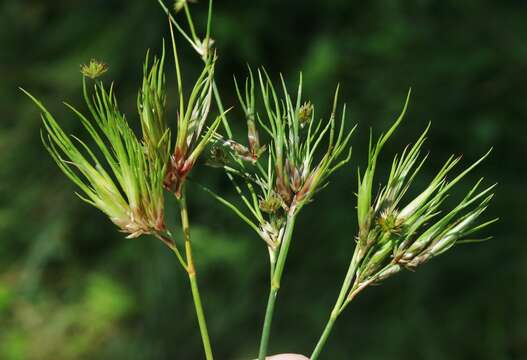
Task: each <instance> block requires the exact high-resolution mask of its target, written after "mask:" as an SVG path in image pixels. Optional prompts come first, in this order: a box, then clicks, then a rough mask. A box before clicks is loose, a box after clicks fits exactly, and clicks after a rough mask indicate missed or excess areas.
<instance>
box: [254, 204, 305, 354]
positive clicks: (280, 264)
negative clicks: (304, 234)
mask: <svg viewBox="0 0 527 360" xmlns="http://www.w3.org/2000/svg"><path fill="white" fill-rule="evenodd" d="M295 219H296V214H292V215H290V216H289V217H288V219H287V224H286V228H285V232H284V237H283V239H282V244H281V245H280V250H279V254H278V259H277V261H276V266H275V267H274V270H273V271H272V278H271V288H270V290H269V299H268V300H267V308H266V311H265V320H264V325H263V329H262V337H261V339H260V349H259V352H258V360H264V359H265V356H266V355H267V347H268V345H269V336H270V334H271V323H272V320H273V314H274V305H275V303H276V298H277V295H278V290H279V289H280V282H281V280H282V274H283V271H284V266H285V261H286V259H287V253H288V251H289V245H290V244H291V239H292V237H293V229H294V228H295Z"/></svg>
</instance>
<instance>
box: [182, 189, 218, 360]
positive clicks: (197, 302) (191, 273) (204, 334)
mask: <svg viewBox="0 0 527 360" xmlns="http://www.w3.org/2000/svg"><path fill="white" fill-rule="evenodd" d="M179 207H180V214H181V227H182V229H183V236H184V238H185V254H186V257H187V273H188V278H189V280H190V288H191V290H192V299H193V300H194V307H195V308H196V315H197V317H198V324H199V331H200V334H201V340H202V342H203V349H204V351H205V358H206V359H207V360H212V359H213V356H212V348H211V346H210V339H209V332H208V330H207V322H206V321H205V313H204V311H203V306H202V304H201V297H200V294H199V288H198V280H197V277H196V267H195V266H194V258H193V257H192V243H191V241H190V223H189V220H188V209H187V199H186V190H185V188H183V189H182V190H181V198H180V199H179Z"/></svg>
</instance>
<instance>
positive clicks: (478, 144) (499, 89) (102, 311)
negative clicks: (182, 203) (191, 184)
mask: <svg viewBox="0 0 527 360" xmlns="http://www.w3.org/2000/svg"><path fill="white" fill-rule="evenodd" d="M202 2H203V1H202ZM216 2H217V4H216V5H215V18H214V25H213V26H214V33H215V38H216V40H217V46H218V51H219V56H220V62H219V64H218V76H219V77H218V83H219V86H220V89H221V91H222V93H223V96H224V101H225V103H226V104H227V105H235V104H236V102H235V96H234V94H235V93H234V88H233V84H232V74H233V73H234V74H237V75H238V76H239V77H241V76H244V75H245V64H246V63H248V64H250V65H251V66H253V67H257V66H259V65H264V66H265V67H266V68H267V69H268V70H269V72H270V73H273V74H277V73H278V72H283V73H284V74H286V78H287V79H289V80H290V81H292V82H295V81H296V78H297V74H298V72H299V71H300V70H302V71H303V72H304V80H305V89H306V91H307V94H308V95H309V97H310V98H311V99H312V100H313V101H314V103H315V104H316V105H317V109H318V114H319V115H323V113H324V111H323V110H322V109H326V110H325V111H329V103H330V101H331V96H332V93H333V90H334V87H335V85H336V83H337V82H340V83H341V86H342V94H343V97H342V98H343V99H345V101H346V102H347V103H348V105H349V106H350V108H351V115H350V116H351V119H352V121H353V122H354V123H358V124H359V130H358V132H357V133H356V134H355V135H354V139H353V140H352V141H353V144H354V149H355V153H354V159H353V160H352V165H351V166H348V167H346V168H345V169H344V170H341V171H339V173H338V174H337V176H335V177H334V178H333V180H332V186H330V187H329V188H327V189H326V190H324V191H323V192H322V193H320V194H319V195H318V196H317V199H316V202H315V203H314V204H312V205H310V206H309V207H308V208H307V209H306V210H305V211H304V212H303V213H302V215H301V216H300V219H299V221H298V226H297V232H296V237H295V239H294V243H293V245H292V248H291V253H290V259H289V262H288V266H287V269H286V274H285V277H284V281H283V287H282V290H281V294H280V298H279V300H278V304H277V312H276V319H275V322H274V324H273V332H272V338H271V350H272V352H286V351H287V352H301V353H309V352H310V351H311V350H312V346H313V345H314V343H315V341H316V339H317V337H318V335H319V333H320V331H321V330H322V326H323V324H324V322H325V320H326V318H327V316H328V314H329V311H330V307H331V306H332V305H333V302H334V300H335V297H336V295H337V292H338V289H339V287H340V283H341V281H342V277H343V276H344V272H345V269H346V267H347V264H348V261H349V259H350V257H351V253H352V249H353V240H354V238H353V237H354V233H355V230H356V226H355V223H356V218H355V210H354V206H355V199H354V191H355V189H356V181H357V179H356V171H355V169H356V168H357V166H359V165H361V166H364V163H365V159H366V157H365V152H366V147H367V139H368V129H369V127H372V128H373V130H374V132H375V133H377V134H378V133H379V132H380V131H381V130H382V129H386V128H387V126H388V124H390V122H391V121H392V119H393V118H394V116H395V115H396V114H397V112H398V110H399V109H400V106H401V105H402V102H403V100H404V95H405V93H406V91H407V88H408V87H409V86H412V88H413V94H414V95H413V97H412V100H411V105H410V110H409V116H408V117H407V119H406V120H405V122H404V123H403V125H402V127H401V128H400V130H398V133H397V136H396V137H395V139H394V140H393V141H391V143H390V144H389V146H388V147H387V151H386V152H385V154H384V156H383V157H382V159H381V160H382V161H381V165H380V169H385V172H386V171H387V170H388V169H387V166H388V164H389V160H390V157H391V156H393V154H394V153H395V152H396V151H400V150H401V149H402V147H403V146H404V145H405V144H407V143H408V142H410V141H412V140H414V139H416V137H417V135H418V133H419V132H420V131H421V130H422V129H423V128H424V127H425V126H426V123H427V122H428V121H429V120H430V121H432V132H431V136H430V140H429V142H428V143H427V148H428V149H429V150H430V152H431V161H429V163H428V166H427V169H428V173H427V174H428V175H429V176H430V175H432V173H433V170H434V169H435V168H437V165H438V164H439V163H441V162H442V161H444V160H445V159H446V158H447V156H448V154H450V153H451V152H455V153H463V154H464V155H465V159H466V161H467V162H468V161H473V160H475V159H476V158H477V157H478V156H479V155H481V154H483V153H484V152H485V151H486V150H487V149H488V148H489V147H491V146H494V148H495V151H494V152H493V155H492V156H491V159H490V160H488V161H486V163H485V164H484V165H483V166H481V167H480V168H479V169H478V171H477V174H480V175H483V176H485V177H486V178H487V179H488V180H487V181H488V183H491V182H498V183H499V187H498V189H497V195H496V198H495V201H494V204H493V205H492V206H491V209H490V211H489V214H488V216H489V217H494V216H499V217H501V220H500V222H499V223H497V224H495V225H493V226H492V227H491V228H489V229H488V230H487V232H488V233H491V234H492V235H494V236H495V238H494V239H493V240H492V241H490V242H487V243H484V244H479V245H471V246H460V247H458V248H456V249H455V250H454V251H451V252H449V253H448V254H446V255H445V256H443V257H441V258H440V259H439V260H436V261H433V262H432V263H430V264H427V265H426V266H424V267H423V268H421V269H419V271H417V272H416V273H409V272H406V273H404V274H403V275H398V276H397V277H395V278H393V279H390V280H389V281H387V282H386V283H385V284H384V285H383V286H381V287H378V288H372V289H369V290H367V291H366V292H365V293H363V294H361V295H360V296H359V297H358V299H357V301H356V302H355V303H354V304H352V306H351V307H350V308H349V310H348V311H347V313H346V315H345V316H343V317H342V318H341V319H340V320H339V322H338V323H337V326H336V329H335V331H334V333H333V335H332V337H331V338H330V341H329V343H328V346H327V349H326V352H325V354H324V358H325V359H361V360H374V359H407V358H410V359H430V360H435V359H438V360H440V359H441V360H442V359H451V360H454V359H492V360H502V359H503V360H505V359H525V358H527V306H525V303H526V300H527V290H526V289H527V288H526V287H525V284H527V246H526V245H525V244H526V240H527V238H526V231H525V220H526V218H525V213H526V205H525V204H526V201H527V192H526V190H525V183H526V180H527V176H526V172H527V166H526V152H525V151H526V150H525V149H527V135H526V130H527V127H526V125H525V124H526V122H525V119H526V116H527V105H526V103H525V101H526V99H527V91H526V87H525V82H526V80H527V75H526V74H527V42H526V41H525V36H526V34H527V22H526V21H525V14H526V13H527V3H525V2H524V1H519V0H507V1H499V2H497V1H496V2H490V1H488V2H487V1H475V0H467V1H462V2H461V1H434V0H412V1H395V0H388V1H368V2H359V1H350V0H331V1H307V0H304V1H300V0H291V1H279V0H267V1H263V0H254V1H250V2H247V1H242V0H222V1H219V0H218V1H216ZM195 7H196V11H198V13H199V12H201V13H203V11H204V10H205V6H204V4H198V5H196V6H195ZM202 15H203V14H202ZM0 24H2V25H0V43H1V44H2V48H1V50H0V115H1V120H0V164H1V166H0V358H1V359H6V360H18V359H39V360H41V359H42V360H46V359H130V360H132V359H137V360H143V359H200V358H202V353H201V345H200V340H199V336H198V332H197V324H196V321H195V317H194V312H193V308H192V302H191V297H190V294H189V290H188V287H187V284H186V281H187V280H186V278H185V276H184V274H183V273H182V271H181V269H180V267H179V265H178V264H177V261H176V259H175V258H174V257H173V256H172V255H171V254H170V253H169V252H168V251H166V250H165V249H164V248H163V246H162V245H161V243H159V242H157V241H153V240H152V239H150V238H140V239H139V240H126V239H124V237H123V236H122V234H119V233H118V232H117V231H116V230H115V229H114V227H113V226H112V224H111V223H110V222H109V221H107V220H106V219H105V218H104V216H103V215H102V214H101V213H99V212H97V211H96V210H94V209H93V208H90V207H88V206H86V205H85V204H84V203H81V201H80V200H78V199H77V198H76V197H75V196H74V195H73V191H74V188H73V185H72V184H70V183H69V182H68V181H67V180H66V178H65V177H64V176H62V174H61V173H60V172H59V171H58V169H57V168H56V166H55V165H54V164H53V163H52V161H51V159H50V158H49V156H48V154H46V152H45V151H44V149H43V147H42V145H41V143H40V139H39V127H40V122H39V117H38V112H37V110H36V109H35V107H34V106H33V105H32V104H30V102H29V101H28V99H27V98H25V97H23V96H22V95H21V93H20V92H19V91H18V90H17V87H18V86H23V87H25V88H27V89H29V90H30V91H32V92H33V93H34V94H35V95H37V96H38V97H40V98H41V99H42V100H43V101H44V102H45V103H46V104H47V105H48V106H49V108H50V109H52V110H53V111H55V113H56V114H58V115H60V116H58V118H59V119H61V122H62V124H63V125H64V126H65V128H67V129H68V130H70V131H72V132H73V131H77V130H80V124H79V123H78V121H77V120H76V119H75V118H74V117H72V116H71V115H69V114H68V113H67V111H66V110H65V109H64V107H63V106H62V105H61V103H60V100H62V99H64V100H68V101H69V102H72V103H73V104H76V105H80V101H81V97H80V85H81V82H80V74H79V71H78V70H79V64H80V63H83V62H86V61H87V60H88V59H89V58H90V57H97V58H101V59H103V60H105V61H106V62H108V63H109V64H110V71H109V72H108V74H107V75H106V77H105V79H106V80H107V81H109V80H110V79H111V80H115V82H116V86H117V92H118V95H119V96H120V104H121V108H122V109H123V110H124V111H125V112H126V113H128V114H129V119H131V120H136V119H137V118H136V117H134V116H133V115H134V114H135V100H136V98H135V96H136V93H135V92H136V90H137V88H138V87H139V83H140V79H141V66H142V65H141V64H142V61H143V59H144V54H145V51H146V49H147V48H152V49H154V50H156V51H157V50H159V48H160V44H161V38H162V37H165V38H166V37H167V21H166V19H165V17H164V16H163V14H162V11H161V10H160V8H159V7H158V6H157V5H156V2H155V1H154V0H151V1H145V0H128V1H103V0H94V1H80V0H68V1H66V0H59V1H42V0H41V1H38V0H27V1H16V0H4V1H2V2H1V3H0ZM183 63H184V67H185V69H186V71H187V72H188V73H189V74H193V73H195V72H196V70H197V69H198V67H199V66H200V61H199V59H198V58H196V57H195V56H194V54H192V53H191V52H190V51H187V52H186V53H185V52H184V53H183ZM170 76H171V77H169V79H171V80H174V78H173V73H172V75H170ZM189 79H190V76H187V80H189ZM170 84H171V85H170V87H171V89H169V102H170V95H172V96H173V94H174V93H175V90H174V86H175V85H174V84H175V82H174V81H170ZM170 113H171V114H172V120H170V121H175V101H174V98H173V97H172V101H171V102H170ZM231 118H232V119H236V115H235V116H231ZM237 130H238V131H240V132H241V131H243V122H242V119H241V117H240V122H239V125H238V126H237ZM426 171H427V170H425V173H426ZM193 177H194V180H195V181H198V182H199V181H204V180H202V179H204V178H206V179H207V182H208V183H209V186H211V187H213V188H215V189H216V190H218V191H220V192H223V193H226V194H232V189H231V187H230V185H229V183H228V182H227V181H226V180H225V179H224V177H222V175H221V174H220V172H214V171H213V170H211V169H204V170H202V171H198V172H196V173H194V175H193ZM475 178H476V175H474V176H473V178H472V180H474V179H475ZM426 180H428V179H421V181H422V183H423V184H424V182H425V181H426ZM416 185H417V186H418V187H419V182H417V183H416ZM460 190H463V189H460ZM190 197H191V203H190V206H191V209H190V210H191V220H192V221H193V223H194V229H193V236H194V238H195V242H196V257H197V260H198V270H199V271H200V282H201V288H202V296H203V297H204V298H205V300H204V301H205V310H206V312H207V315H208V322H209V326H210V332H211V337H212V339H213V345H214V347H215V349H216V356H217V358H218V359H243V360H246V359H248V358H251V357H254V356H255V353H256V347H257V340H258V337H259V333H260V326H261V322H262V319H263V312H264V306H265V302H266V299H267V293H266V292H267V275H268V273H267V270H268V267H267V266H268V265H267V261H268V260H267V254H266V249H265V247H264V243H263V241H261V240H259V239H257V238H255V236H254V235H253V234H252V233H250V232H249V231H248V230H247V229H246V228H245V227H244V226H243V225H241V223H240V222H239V221H238V220H237V219H236V218H235V217H234V216H233V215H232V214H231V213H229V212H227V211H225V210H224V209H223V208H221V206H220V205H218V204H216V203H215V202H214V201H213V200H212V199H211V198H209V197H208V196H206V195H205V194H204V193H202V192H200V191H199V190H198V189H194V191H192V192H191V194H190ZM168 216H169V217H170V218H171V219H173V223H174V224H177V222H176V221H175V218H176V213H175V211H174V209H170V208H169V209H168ZM173 227H174V228H176V227H177V226H176V225H173Z"/></svg>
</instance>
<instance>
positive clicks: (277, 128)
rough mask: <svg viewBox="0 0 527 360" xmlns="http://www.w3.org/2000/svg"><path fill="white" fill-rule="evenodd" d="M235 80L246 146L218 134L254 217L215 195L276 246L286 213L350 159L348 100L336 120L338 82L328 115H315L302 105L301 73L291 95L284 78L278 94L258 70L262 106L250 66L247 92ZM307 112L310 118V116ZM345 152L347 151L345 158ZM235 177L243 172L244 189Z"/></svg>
mask: <svg viewBox="0 0 527 360" xmlns="http://www.w3.org/2000/svg"><path fill="white" fill-rule="evenodd" d="M235 85H236V89H237V92H238V98H239V100H240V104H241V108H242V110H243V112H244V115H245V118H246V121H247V129H248V146H245V145H241V144H240V143H239V142H237V141H234V140H232V139H227V140H225V139H223V137H221V136H219V135H217V136H216V140H217V143H218V144H220V145H222V146H223V147H224V148H225V149H227V150H229V153H230V156H231V158H230V160H231V161H230V163H229V164H228V165H226V166H224V168H225V170H226V171H227V174H228V176H229V177H230V179H231V180H232V181H233V182H234V184H235V189H236V191H237V192H238V194H239V195H240V196H241V198H242V201H243V202H244V204H245V205H246V206H247V208H248V209H249V211H250V214H251V216H253V217H254V218H255V220H256V221H255V222H254V221H253V220H251V219H249V217H247V216H245V215H244V214H243V211H241V210H240V209H238V208H237V207H236V206H235V205H234V204H232V203H231V202H229V201H227V200H225V199H223V198H220V197H219V196H217V195H215V197H216V198H218V199H219V200H220V201H221V202H222V203H223V204H225V205H227V206H228V207H229V208H231V209H232V210H233V211H235V212H236V213H237V214H238V215H239V216H240V217H241V218H242V219H243V220H244V221H245V222H246V223H247V224H249V225H250V226H251V227H252V228H253V229H254V230H255V231H256V232H257V233H258V234H259V235H260V236H261V237H262V239H263V240H264V241H265V242H266V243H267V244H268V245H269V248H270V249H272V250H273V251H274V249H276V248H278V247H279V245H280V241H281V236H280V234H283V232H284V226H285V224H286V218H288V217H292V216H296V214H297V213H298V212H299V211H300V209H301V208H302V207H303V206H304V205H305V204H307V203H308V202H310V201H311V200H312V199H313V196H314V194H315V193H316V192H317V191H318V190H320V189H321V188H322V187H323V186H324V185H325V183H326V181H327V178H328V177H329V176H330V175H331V174H332V173H333V172H334V171H335V170H337V169H338V168H339V167H341V166H342V165H344V164H345V163H346V162H348V161H349V159H350V157H351V147H350V146H349V142H350V139H351V135H352V133H353V129H351V130H348V131H347V130H346V129H345V121H344V120H345V114H346V108H345V106H344V108H343V111H342V120H341V123H340V125H339V126H338V127H337V126H336V122H337V121H336V108H337V95H338V88H337V93H336V94H335V99H334V102H333V108H332V112H331V115H330V117H329V119H327V120H325V121H324V120H319V121H313V120H312V119H313V114H314V109H313V106H312V105H311V104H310V103H309V102H305V103H304V104H303V105H302V77H300V81H299V85H298V88H297V92H296V99H294V100H293V98H292V96H291V95H290V94H289V92H288V91H287V87H286V85H285V81H284V80H283V78H282V79H281V92H280V95H279V92H277V91H276V90H275V87H274V85H273V83H272V82H271V80H270V78H269V76H268V75H267V73H266V72H265V71H263V70H261V71H258V85H259V90H260V94H261V98H262V101H263V105H264V106H263V109H262V110H260V111H257V110H256V107H255V104H256V95H255V92H256V91H255V90H256V81H255V78H254V77H253V74H252V71H251V70H250V69H249V77H248V78H247V80H246V82H245V91H244V92H243V95H242V91H240V87H239V86H238V83H237V82H236V81H235ZM306 116H309V117H310V118H311V120H306ZM257 123H258V124H259V125H260V126H261V127H262V128H263V130H264V135H265V134H267V135H268V136H269V138H270V141H269V146H266V145H262V144H261V143H260V141H261V139H260V136H259V133H258V130H257V127H256V124H257ZM303 125H304V126H303ZM324 145H325V146H326V148H325V149H323V148H322V147H323V146H324ZM266 149H268V151H266V153H265V156H263V155H264V152H263V151H264V150H266ZM319 152H320V153H321V154H320V155H319ZM343 153H345V154H346V155H347V156H343V157H342V158H341V155H342V154H343ZM235 177H239V178H241V180H242V182H243V183H244V185H245V188H246V192H245V190H243V189H242V187H240V186H239V185H238V183H237V182H236V180H235Z"/></svg>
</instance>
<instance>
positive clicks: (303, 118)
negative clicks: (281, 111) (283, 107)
mask: <svg viewBox="0 0 527 360" xmlns="http://www.w3.org/2000/svg"><path fill="white" fill-rule="evenodd" d="M313 110H314V107H313V104H311V101H306V102H304V104H302V106H300V109H299V110H298V120H299V122H300V127H302V128H304V127H305V126H306V125H307V124H309V122H310V121H311V118H312V116H313Z"/></svg>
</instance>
